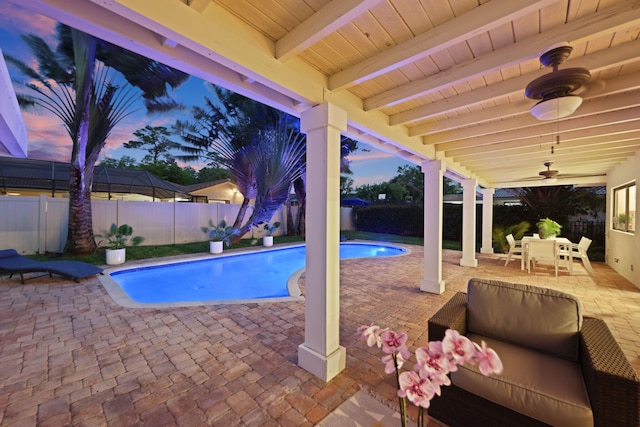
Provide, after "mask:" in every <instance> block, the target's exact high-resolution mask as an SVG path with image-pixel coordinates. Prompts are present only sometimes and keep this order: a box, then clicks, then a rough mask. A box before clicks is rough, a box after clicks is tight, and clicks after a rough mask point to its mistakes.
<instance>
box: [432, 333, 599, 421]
mask: <svg viewBox="0 0 640 427" xmlns="http://www.w3.org/2000/svg"><path fill="white" fill-rule="evenodd" d="M468 337H469V339H471V340H472V341H474V342H477V343H478V344H480V342H481V341H483V340H484V341H485V342H486V343H487V346H489V347H491V348H493V349H494V350H495V351H496V352H497V353H498V355H499V356H500V358H501V360H502V363H503V365H504V370H503V372H502V373H501V374H499V375H491V376H489V377H486V376H484V375H482V374H481V373H480V371H478V369H477V368H476V367H474V366H468V365H463V366H460V367H459V368H458V371H456V372H452V373H451V381H452V383H453V384H455V385H456V386H458V387H460V388H462V389H464V390H466V391H468V392H470V393H473V394H475V395H477V396H480V397H483V398H484V399H487V400H490V401H492V402H494V403H497V404H499V405H502V406H505V407H507V408H510V409H512V410H514V411H516V412H519V413H521V414H524V415H527V416H529V417H531V418H535V419H537V420H539V421H542V422H544V423H547V424H550V425H553V426H559V427H561V426H567V427H583V426H584V427H592V426H593V423H594V420H593V412H592V410H591V406H590V403H589V396H588V394H587V390H586V388H585V385H584V381H583V379H582V373H581V371H580V366H579V364H578V363H576V362H571V361H568V360H566V359H562V358H559V357H555V356H551V355H548V354H544V353H540V352H538V351H535V350H530V349H526V348H523V347H521V346H517V345H513V344H509V343H506V342H504V341H500V340H497V339H494V338H490V337H487V336H482V335H478V334H469V335H468ZM436 399H437V397H436Z"/></svg>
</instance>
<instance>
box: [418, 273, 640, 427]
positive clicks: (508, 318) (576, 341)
mask: <svg viewBox="0 0 640 427" xmlns="http://www.w3.org/2000/svg"><path fill="white" fill-rule="evenodd" d="M449 328H451V329H455V330H457V331H458V332H460V333H461V334H464V335H466V336H468V337H469V338H470V339H472V341H475V342H478V343H479V342H480V341H481V340H483V341H485V342H486V343H487V345H488V346H489V347H492V348H494V349H495V350H496V351H497V353H498V354H499V355H500V357H501V359H502V361H503V364H504V371H503V372H502V374H500V375H493V376H490V377H485V376H483V375H481V374H480V373H479V372H478V371H477V369H476V368H475V367H466V366H461V367H460V368H459V369H458V371H457V372H453V373H451V382H452V384H451V386H449V387H443V388H442V395H441V396H440V397H436V398H435V399H433V400H432V401H431V407H430V408H429V410H428V412H429V415H430V416H431V417H433V418H435V419H437V420H440V421H442V422H444V423H446V424H448V425H450V426H470V425H481V426H507V425H510V426H515V425H517V426H541V425H554V426H571V427H574V426H590V425H595V426H639V425H640V379H639V378H638V376H637V375H636V374H635V372H634V371H633V368H632V367H631V365H630V364H629V362H628V360H627V359H626V357H625V355H624V354H623V353H622V350H621V349H620V347H619V346H618V344H617V342H616V341H615V339H614V338H613V336H612V334H611V332H610V331H609V329H608V327H607V325H606V324H605V323H604V321H602V320H600V319H596V318H591V317H586V316H584V317H583V316H582V306H581V304H580V302H579V301H578V300H577V299H576V298H575V297H573V296H572V295H569V294H565V293H562V292H558V291H554V290H551V289H546V288H540V287H535V286H528V285H519V284H512V283H506V282H500V281H491V280H484V279H471V280H470V281H469V283H468V287H467V292H466V293H463V292H458V293H457V294H455V295H454V296H453V298H451V299H450V300H449V301H448V302H447V303H446V304H445V305H444V306H443V307H442V308H441V309H440V310H439V311H438V312H437V313H436V314H435V315H434V316H433V317H432V318H431V319H430V320H429V340H430V341H432V340H442V338H443V337H444V334H445V331H446V330H447V329H449Z"/></svg>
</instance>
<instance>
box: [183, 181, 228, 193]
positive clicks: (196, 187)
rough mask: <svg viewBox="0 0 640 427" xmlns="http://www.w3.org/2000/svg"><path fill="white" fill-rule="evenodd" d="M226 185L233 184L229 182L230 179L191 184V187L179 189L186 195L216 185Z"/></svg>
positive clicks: (186, 186) (185, 186)
mask: <svg viewBox="0 0 640 427" xmlns="http://www.w3.org/2000/svg"><path fill="white" fill-rule="evenodd" d="M226 183H230V184H233V182H231V179H229V178H226V179H219V180H218V181H208V182H199V183H197V184H192V185H181V186H180V187H181V188H183V189H184V190H185V191H186V192H187V193H191V192H192V191H198V190H202V189H203V188H209V187H215V186H216V185H220V184H226ZM233 185H235V184H233Z"/></svg>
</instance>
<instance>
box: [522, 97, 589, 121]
mask: <svg viewBox="0 0 640 427" xmlns="http://www.w3.org/2000/svg"><path fill="white" fill-rule="evenodd" d="M581 104H582V98H580V97H579V96H576V95H568V96H560V97H557V98H551V99H546V100H545V99H543V100H542V101H540V102H538V103H537V104H536V105H534V106H533V107H531V114H532V115H533V117H535V118H536V119H538V120H557V119H562V118H564V117H567V116H570V115H571V114H573V113H575V111H576V110H577V109H578V107H579V106H580V105H581Z"/></svg>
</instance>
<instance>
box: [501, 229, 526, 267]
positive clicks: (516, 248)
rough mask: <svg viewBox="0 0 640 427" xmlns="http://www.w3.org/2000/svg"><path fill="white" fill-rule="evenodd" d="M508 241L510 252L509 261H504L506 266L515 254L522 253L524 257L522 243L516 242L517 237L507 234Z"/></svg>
mask: <svg viewBox="0 0 640 427" xmlns="http://www.w3.org/2000/svg"><path fill="white" fill-rule="evenodd" d="M507 243H509V253H508V254H507V261H506V262H505V263H504V266H505V267H506V266H507V265H508V264H509V261H511V257H512V256H513V255H520V257H521V258H522V256H523V255H522V245H520V244H518V242H516V239H515V238H514V237H513V234H507Z"/></svg>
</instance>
